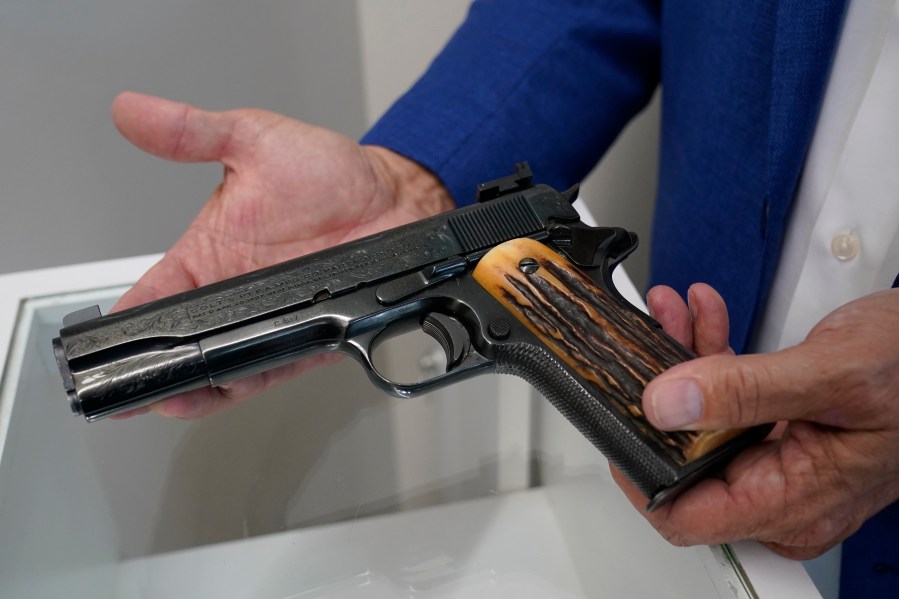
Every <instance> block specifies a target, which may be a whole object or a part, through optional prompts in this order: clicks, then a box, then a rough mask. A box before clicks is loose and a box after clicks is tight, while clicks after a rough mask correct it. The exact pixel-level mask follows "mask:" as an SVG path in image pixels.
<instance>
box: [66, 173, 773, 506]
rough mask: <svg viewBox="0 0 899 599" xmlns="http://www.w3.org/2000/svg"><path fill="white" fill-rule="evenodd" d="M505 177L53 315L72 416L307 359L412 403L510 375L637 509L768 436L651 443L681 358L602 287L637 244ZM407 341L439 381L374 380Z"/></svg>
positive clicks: (731, 433) (726, 434)
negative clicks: (338, 362) (457, 195)
mask: <svg viewBox="0 0 899 599" xmlns="http://www.w3.org/2000/svg"><path fill="white" fill-rule="evenodd" d="M516 170H517V172H516V174H514V175H512V176H509V177H503V178H500V179H496V180H494V181H490V182H488V183H484V184H481V185H480V186H479V187H478V202H477V203H476V204H474V205H471V206H466V207H462V208H459V209H456V210H453V211H450V212H446V213H444V214H440V215H437V216H434V217H431V218H428V219H425V220H421V221H418V222H413V223H410V224H407V225H403V226H400V227H397V228H395V229H391V230H389V231H384V232H382V233H378V234H376V235H372V236H369V237H366V238H364V239H359V240H356V241H352V242H349V243H346V244H343V245H340V246H337V247H333V248H330V249H326V250H323V251H320V252H317V253H314V254H310V255H308V256H304V257H301V258H297V259H294V260H290V261H287V262H284V263H281V264H278V265H275V266H271V267H268V268H264V269H261V270H257V271H254V272H251V273H248V274H245V275H241V276H239V277H235V278H232V279H228V280H225V281H221V282H218V283H215V284H212V285H208V286H205V287H201V288H198V289H194V290H191V291H187V292H184V293H180V294H177V295H174V296H171V297H167V298H164V299H160V300H157V301H154V302H151V303H147V304H144V305H141V306H137V307H134V308H130V309H127V310H123V311H121V312H116V313H112V314H109V315H106V316H101V315H100V309H99V307H98V306H93V307H91V308H85V309H83V310H79V311H78V312H74V313H72V314H69V315H68V316H66V318H65V319H64V321H63V328H62V329H61V330H60V332H59V337H57V338H55V339H53V348H54V352H55V355H56V359H57V362H58V364H59V370H60V373H61V374H62V378H63V382H64V386H65V389H66V393H67V394H68V400H69V405H70V407H71V409H72V411H73V412H74V413H75V414H80V415H83V416H84V417H85V418H86V419H87V420H91V421H92V420H98V419H101V418H104V417H106V416H110V415H112V414H116V413H119V412H124V411H127V410H131V409H134V408H136V407H139V406H143V405H146V404H149V403H151V402H155V401H158V400H161V399H164V398H166V397H170V396H172V395H175V394H177V393H181V392H184V391H188V390H191V389H195V388H199V387H202V386H205V385H223V384H226V383H228V382H229V381H233V380H235V379H237V378H240V377H244V376H248V375H252V374H256V373H259V372H262V371H265V370H268V369H271V368H275V367H277V366H281V365H283V364H286V363H289V362H291V361H294V360H298V359H300V358H303V357H306V356H309V355H312V354H316V353H320V352H343V353H345V354H349V355H350V356H352V357H354V358H355V359H356V360H358V361H359V362H360V363H361V364H362V366H363V367H364V368H365V370H366V372H367V373H368V375H369V377H370V378H371V380H372V381H373V382H374V384H375V385H376V386H377V387H379V388H381V389H383V390H384V391H386V392H387V393H390V394H392V395H396V396H400V397H413V396H416V395H419V394H422V393H425V392H428V391H430V390H433V389H435V388H438V387H442V386H445V385H449V384H452V383H454V382H456V381H459V380H461V379H464V378H467V377H471V376H473V375H477V374H484V373H507V374H515V375H518V376H520V377H523V378H524V379H526V380H527V381H528V382H530V383H531V384H532V385H533V386H534V387H536V389H537V390H538V391H539V392H540V393H541V394H543V396H545V397H546V398H547V399H548V400H549V401H550V402H552V404H553V405H555V406H556V408H558V409H559V411H561V412H562V414H564V415H565V417H566V418H567V419H568V420H569V421H571V422H572V423H573V424H574V425H575V426H576V427H577V428H578V430H580V432H581V433H583V434H584V435H585V436H586V437H587V438H588V439H589V440H590V441H591V442H592V443H593V444H594V445H595V446H596V447H597V448H599V449H600V450H601V451H602V452H603V453H604V454H605V455H606V456H607V457H608V458H609V460H610V462H611V463H613V464H614V465H615V466H617V467H618V468H619V469H620V470H621V471H623V472H624V473H625V474H626V475H627V476H628V477H629V478H630V479H631V480H632V481H633V482H634V483H635V484H636V485H637V487H638V488H639V489H640V490H641V491H642V492H643V493H644V494H645V495H646V496H647V497H648V498H649V499H650V503H649V507H650V509H652V508H654V507H656V506H658V505H660V504H661V503H663V502H664V501H666V500H667V499H668V498H670V497H672V496H673V495H675V494H677V493H678V492H679V491H681V490H682V489H684V488H685V487H686V486H688V485H689V484H691V483H692V482H693V481H695V480H697V479H699V478H702V477H703V476H706V475H708V474H710V473H712V472H714V471H715V470H717V469H719V468H720V467H721V466H722V465H723V464H725V463H726V462H727V461H728V460H729V459H730V457H732V456H733V455H734V454H735V453H736V452H738V451H740V450H741V449H742V448H743V447H745V446H747V445H748V444H751V443H753V442H755V441H757V440H759V439H761V438H762V437H764V435H765V434H766V433H767V431H768V428H767V427H755V428H752V429H745V430H724V431H706V432H690V431H688V432H662V431H659V430H657V429H656V428H654V427H653V426H652V425H650V424H649V422H648V421H647V420H646V418H645V416H644V413H643V409H642V406H641V395H642V392H643V388H644V387H645V386H646V384H647V383H648V382H649V381H650V380H651V379H652V378H653V377H655V376H656V375H658V374H659V373H661V372H662V371H664V370H665V369H667V368H669V367H671V366H673V365H675V364H678V363H680V362H683V361H685V360H689V359H691V358H692V357H693V356H692V355H691V354H690V353H689V352H688V351H687V350H686V349H684V348H683V347H682V346H680V345H679V344H678V343H677V342H676V341H674V340H673V339H672V338H671V337H669V336H668V335H666V334H665V333H664V332H663V331H662V330H661V327H660V326H659V325H658V324H657V323H655V322H654V321H653V320H652V319H651V318H649V317H648V316H647V315H645V314H644V313H643V312H642V311H640V310H638V309H636V308H634V307H633V306H631V305H630V304H629V303H628V302H627V301H626V300H625V299H624V298H623V297H622V296H621V295H620V294H619V293H618V291H617V290H616V289H615V287H614V285H613V284H612V270H613V268H614V267H615V266H616V265H617V264H618V263H619V262H621V261H622V260H623V259H624V258H625V257H626V256H627V255H628V254H630V253H631V252H632V251H633V250H634V249H635V248H636V246H637V238H636V236H635V235H634V234H633V233H630V232H628V231H626V230H624V229H621V228H615V227H591V226H588V225H586V224H584V223H582V222H581V219H580V216H579V214H578V212H577V211H576V210H575V209H574V208H573V207H572V205H571V203H572V201H573V200H574V199H575V197H576V195H577V190H576V188H573V189H571V190H568V191H566V192H564V193H560V192H558V191H556V190H555V189H553V188H551V187H548V186H546V185H534V184H532V174H531V171H530V168H529V167H528V166H527V164H526V163H522V164H519V165H518V166H517V169H516ZM416 327H420V328H421V330H423V331H424V332H425V333H427V334H429V335H431V336H432V337H434V338H435V339H436V340H437V341H438V342H439V344H440V345H441V347H442V348H443V350H444V352H445V353H446V368H445V372H443V373H441V374H438V375H436V376H434V377H433V378H430V379H428V380H424V381H421V382H418V383H415V384H405V383H403V384H400V383H397V382H394V381H392V380H390V379H389V378H388V377H386V376H384V375H383V374H382V373H381V372H380V371H379V369H378V368H377V367H376V366H375V364H374V363H373V360H372V355H373V352H374V351H375V348H376V347H377V346H378V344H379V343H381V342H383V341H384V340H385V339H387V338H391V337H394V336H396V335H397V334H399V333H401V332H407V331H410V330H413V329H414V328H416Z"/></svg>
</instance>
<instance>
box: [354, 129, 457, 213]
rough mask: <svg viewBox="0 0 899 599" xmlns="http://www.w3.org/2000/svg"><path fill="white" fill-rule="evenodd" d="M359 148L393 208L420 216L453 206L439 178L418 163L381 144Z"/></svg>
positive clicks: (444, 210) (449, 208)
mask: <svg viewBox="0 0 899 599" xmlns="http://www.w3.org/2000/svg"><path fill="white" fill-rule="evenodd" d="M362 150H363V151H364V152H365V153H366V154H367V155H368V158H369V162H370V163H371V165H372V168H373V169H374V170H375V174H376V176H377V178H378V180H379V182H380V184H381V185H383V186H384V189H385V191H386V192H387V193H388V194H390V195H391V197H392V198H393V200H394V204H395V206H396V207H397V208H400V209H402V210H406V211H408V212H411V213H413V214H415V215H416V216H418V217H420V218H425V217H427V216H432V215H434V214H439V213H441V212H446V211H447V210H452V209H453V208H455V202H454V201H453V198H452V196H450V194H449V191H448V190H447V189H446V186H445V185H444V184H443V182H442V181H441V180H440V178H439V177H438V176H437V175H435V174H434V173H433V172H432V171H430V170H429V169H427V168H425V167H424V166H422V165H421V164H419V163H417V162H415V161H414V160H411V159H409V158H406V157H405V156H403V155H401V154H397V153H396V152H394V151H392V150H389V149H387V148H385V147H382V146H362Z"/></svg>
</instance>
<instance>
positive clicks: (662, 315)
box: [646, 285, 693, 349]
mask: <svg viewBox="0 0 899 599" xmlns="http://www.w3.org/2000/svg"><path fill="white" fill-rule="evenodd" d="M646 305H647V307H648V308H649V315H650V316H652V317H653V318H654V319H655V320H656V321H657V322H658V323H659V324H660V325H662V329H664V331H665V332H666V333H668V334H669V335H671V336H672V337H674V339H676V340H677V342H678V343H680V344H681V345H683V346H684V347H686V348H689V349H692V348H693V323H692V320H691V318H690V311H689V309H688V308H687V304H686V303H685V302H684V300H683V298H681V296H680V295H679V294H678V293H677V291H675V290H674V289H672V288H671V287H667V286H665V285H657V286H656V287H653V288H652V289H650V290H649V291H648V292H647V294H646Z"/></svg>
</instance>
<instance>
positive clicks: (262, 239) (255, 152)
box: [112, 92, 453, 418]
mask: <svg viewBox="0 0 899 599" xmlns="http://www.w3.org/2000/svg"><path fill="white" fill-rule="evenodd" d="M112 114H113V120H114V122H115V124H116V127H118V129H119V131H120V132H121V133H122V134H123V135H124V136H125V137H126V138H127V139H128V140H130V141H131V142H132V143H134V144H135V145H136V146H138V147H139V148H141V149H143V150H145V151H147V152H149V153H151V154H154V155H156V156H159V157H161V158H166V159H169V160H175V161H179V162H221V163H222V164H223V165H224V167H225V170H224V177H223V180H222V182H221V184H220V185H219V186H218V188H217V189H216V190H215V191H214V192H213V194H212V196H211V197H210V198H209V200H208V202H207V203H206V204H205V206H204V207H203V209H202V210H201V212H200V214H199V215H198V216H197V218H196V219H195V220H194V222H193V223H192V224H191V225H190V227H189V228H188V230H187V231H186V232H185V233H184V235H183V236H182V237H181V238H180V239H179V240H178V241H177V242H176V243H175V245H174V246H172V248H171V249H170V250H169V251H168V252H167V253H166V254H165V256H164V257H163V258H162V259H161V260H160V261H159V262H158V263H157V264H156V265H155V266H153V268H151V269H150V270H149V271H148V272H147V273H146V274H145V275H144V276H143V277H141V279H140V280H139V281H138V282H137V283H136V284H135V286H134V287H133V288H132V289H131V290H129V291H128V292H127V293H126V294H125V295H124V296H123V297H122V298H121V299H120V300H119V302H118V303H117V304H116V306H115V307H114V310H121V309H124V308H128V307H131V306H135V305H138V304H142V303H145V302H148V301H151V300H155V299H158V298H161V297H165V296H168V295H171V294H174V293H178V292H181V291H185V290H188V289H192V288H195V287H199V286H202V285H208V284H210V283H213V282H216V281H219V280H222V279H226V278H229V277H233V276H236V275H239V274H243V273H245V272H248V271H251V270H255V269H258V268H262V267H264V266H269V265H271V264H275V263H278V262H283V261H285V260H287V259H290V258H295V257H297V256H302V255H304V254H308V253H310V252H314V251H316V250H320V249H323V248H326V247H330V246H333V245H337V244H339V243H342V242H345V241H349V240H351V239H355V238H359V237H363V236H365V235H368V234H371V233H375V232H378V231H381V230H384V229H388V228H391V227H395V226H398V225H400V224H404V223H407V222H411V221H414V220H418V219H421V218H424V217H427V216H431V215H433V214H436V213H439V212H443V211H445V210H449V209H451V208H452V207H453V202H452V200H451V199H450V197H449V194H448V193H447V192H446V190H445V188H444V187H443V185H442V184H441V183H440V181H439V180H438V179H437V178H436V176H434V175H433V174H431V173H430V172H429V171H427V170H426V169H424V168H423V167H421V166H419V165H418V164H417V163H415V162H412V161H411V160H408V159H406V158H403V157H402V156H399V155H398V154H395V153H393V152H391V151H389V150H387V149H385V148H379V147H375V146H360V145H359V144H357V143H356V142H355V141H353V140H351V139H350V138H348V137H345V136H343V135H340V134H337V133H334V132H332V131H329V130H326V129H321V128H318V127H314V126H312V125H309V124H306V123H303V122H300V121H297V120H294V119H290V118H287V117H285V116H282V115H279V114H275V113H271V112H266V111H263V110H254V109H241V110H231V111H227V112H209V111H205V110H201V109H198V108H194V107H192V106H188V105H187V104H182V103H178V102H171V101H168V100H164V99H161V98H155V97H151V96H145V95H141V94H135V93H129V92H126V93H123V94H121V95H119V96H118V97H117V98H116V99H115V101H114V103H113V107H112ZM321 360H322V358H313V359H310V360H304V361H303V362H300V363H297V364H292V365H288V366H285V367H282V368H278V369H275V370H272V371H269V372H265V373H262V374H260V375H256V376H253V377H248V378H246V379H241V380H239V381H235V382H234V383H233V384H231V385H229V386H227V387H218V388H205V389H200V390H197V391H193V392H190V393H186V394H182V395H179V396H176V397H173V398H171V399H168V400H166V401H163V402H159V403H157V404H154V405H153V406H152V409H153V410H154V411H157V412H159V413H162V414H165V415H167V416H176V417H180V418H196V417H200V416H204V415H207V414H210V413H212V412H215V411H218V410H220V409H222V408H224V407H225V406H228V405H230V404H232V403H234V402H236V401H239V400H242V399H244V398H246V397H249V396H250V395H254V394H256V393H258V392H260V391H262V390H264V389H266V388H269V387H272V386H274V385H276V384H278V383H280V382H283V381H284V380H286V379H288V378H290V377H292V376H295V375H296V374H298V373H299V372H300V371H301V370H303V369H305V368H308V367H309V366H310V365H312V364H313V363H314V362H316V361H321ZM139 411H146V408H145V409H142V410H137V411H134V412H131V413H130V414H129V415H133V414H134V413H137V412H139Z"/></svg>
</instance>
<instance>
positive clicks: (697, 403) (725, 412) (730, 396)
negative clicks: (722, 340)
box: [643, 346, 839, 430]
mask: <svg viewBox="0 0 899 599" xmlns="http://www.w3.org/2000/svg"><path fill="white" fill-rule="evenodd" d="M837 370H838V369H837V368H836V367H834V368H833V369H827V368H824V367H823V365H817V364H816V363H815V359H814V357H812V356H809V355H807V352H804V351H803V350H802V348H801V346H797V347H794V348H789V349H787V350H783V351H780V352H774V353H769V354H758V355H746V356H733V355H728V354H718V355H712V356H706V357H702V358H697V359H696V360H691V361H689V362H684V363H682V364H678V365H677V366H674V367H673V368H671V369H669V370H667V371H666V372H663V373H662V374H660V375H659V376H658V377H656V378H655V379H653V380H652V381H651V382H650V383H649V385H647V386H646V389H645V390H644V393H643V406H644V409H645V412H646V416H647V418H648V419H649V421H650V422H652V423H653V424H654V425H655V426H657V427H659V428H661V429H664V430H710V429H722V428H741V427H747V426H752V425H756V424H764V423H769V422H776V421H778V420H797V419H802V420H804V419H811V420H814V417H815V416H816V415H818V414H820V413H822V412H823V411H824V410H826V409H827V407H828V403H829V402H831V401H832V400H833V397H834V395H835V394H834V390H835V389H836V388H837V387H838V379H839V373H838V372H837Z"/></svg>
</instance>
